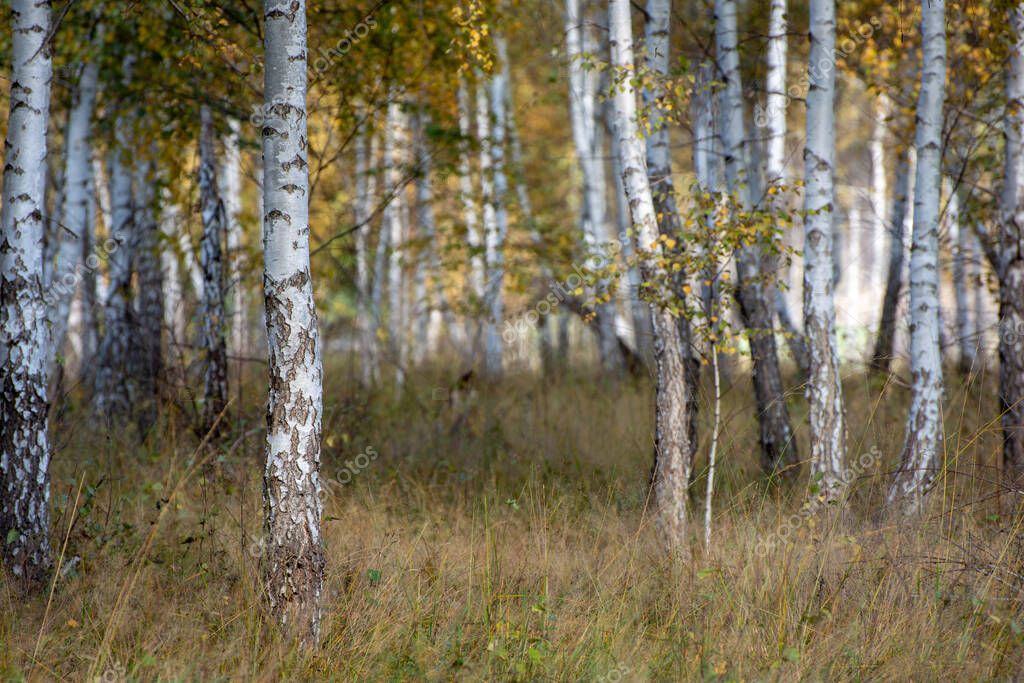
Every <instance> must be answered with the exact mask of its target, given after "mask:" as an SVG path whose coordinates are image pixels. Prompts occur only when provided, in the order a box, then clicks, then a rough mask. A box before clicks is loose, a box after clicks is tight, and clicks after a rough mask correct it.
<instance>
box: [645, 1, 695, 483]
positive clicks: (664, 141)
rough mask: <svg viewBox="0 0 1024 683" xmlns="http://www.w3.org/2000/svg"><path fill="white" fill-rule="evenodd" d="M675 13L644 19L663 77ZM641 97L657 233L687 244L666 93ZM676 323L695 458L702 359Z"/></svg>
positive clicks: (683, 275) (655, 4)
mask: <svg viewBox="0 0 1024 683" xmlns="http://www.w3.org/2000/svg"><path fill="white" fill-rule="evenodd" d="M671 14H672V3H671V0H648V1H647V21H646V23H645V38H646V40H645V44H646V48H647V54H646V62H647V68H648V70H650V72H651V73H652V74H654V75H655V76H656V77H657V78H661V79H667V78H668V77H669V70H668V64H669V52H670V48H671V41H670V33H669V28H670V16H671ZM643 95H644V102H645V104H646V106H647V107H648V117H649V120H650V122H651V123H650V125H651V131H650V134H649V135H648V136H647V138H646V143H647V144H646V161H647V180H648V184H649V185H650V188H651V197H652V199H653V201H654V214H655V217H656V218H657V220H658V232H659V233H660V234H662V235H665V236H667V237H670V238H672V239H673V240H676V241H677V242H678V244H679V245H683V244H685V243H686V241H685V240H684V239H682V225H681V224H680V222H679V209H678V208H677V207H676V194H675V192H676V190H675V185H674V184H673V182H672V151H671V145H670V141H669V126H668V120H667V116H668V114H667V112H665V111H664V110H662V109H661V107H660V105H659V101H660V100H661V99H662V98H664V92H663V91H662V89H661V88H657V89H655V90H653V91H647V90H645V91H644V93H643ZM680 248H682V247H680ZM687 278H688V273H687V272H686V271H685V270H683V269H680V270H679V271H677V272H675V273H673V275H672V290H673V296H674V297H675V298H676V299H677V300H678V301H680V302H682V301H685V299H686V294H685V291H684V287H685V286H686V285H687ZM676 325H677V326H678V327H679V341H680V343H681V344H682V345H683V347H682V349H681V352H682V353H683V355H684V357H685V359H686V360H685V365H686V370H685V373H684V374H685V384H686V396H687V399H686V400H687V411H686V414H687V417H688V419H689V427H688V431H689V439H688V441H689V446H690V455H689V457H690V460H691V462H692V460H693V457H694V456H695V455H696V453H697V408H698V404H697V394H698V392H699V391H700V359H699V358H698V357H697V354H696V353H695V352H694V350H693V347H692V346H693V345H692V342H691V334H690V321H689V320H688V319H687V318H686V317H685V316H679V317H678V318H677V319H676ZM687 485H688V483H687Z"/></svg>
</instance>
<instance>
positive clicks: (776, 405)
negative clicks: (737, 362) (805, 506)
mask: <svg viewBox="0 0 1024 683" xmlns="http://www.w3.org/2000/svg"><path fill="white" fill-rule="evenodd" d="M715 20H716V21H715V49H716V53H717V57H718V68H719V74H718V78H720V79H721V80H723V81H724V82H725V87H724V88H723V89H722V92H721V94H720V97H719V100H720V103H721V112H720V113H721V119H722V120H721V126H720V130H721V137H722V152H723V155H724V158H725V186H726V190H727V191H728V192H729V193H730V194H732V195H734V196H736V197H737V198H738V200H739V201H740V203H741V204H742V205H743V206H749V205H750V195H749V192H748V188H747V187H746V186H745V180H744V179H745V170H744V165H745V163H746V162H745V160H746V158H747V154H746V144H747V143H746V141H747V137H746V131H745V124H744V121H743V97H742V94H743V85H742V82H741V80H740V64H739V53H738V51H737V47H736V41H737V28H736V2H735V0H716V2H715ZM760 262H761V249H760V248H759V246H758V245H756V244H755V245H753V246H748V247H743V248H741V249H739V250H738V251H737V253H736V272H737V285H738V292H737V298H738V300H739V304H740V312H741V314H742V316H743V321H744V324H745V325H746V327H747V329H748V330H749V331H750V333H751V334H750V352H751V356H752V360H753V383H754V397H755V400H756V402H757V410H758V417H759V420H760V425H761V434H760V442H761V464H762V466H763V468H764V470H765V471H766V472H768V473H774V472H777V471H780V470H783V471H786V472H790V471H791V469H790V468H791V466H792V465H794V464H795V463H797V462H799V459H798V457H797V450H796V441H795V440H794V438H793V429H792V427H791V426H790V421H789V410H788V408H787V407H786V401H785V394H784V391H783V387H782V373H781V372H780V370H779V359H778V352H777V350H776V347H775V336H774V334H773V324H772V321H773V315H772V308H771V306H770V305H769V302H768V301H767V300H766V297H765V291H764V290H765V288H764V284H763V282H762V281H761V280H762V269H761V263H760Z"/></svg>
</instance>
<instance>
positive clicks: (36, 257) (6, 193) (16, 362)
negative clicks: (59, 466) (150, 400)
mask: <svg viewBox="0 0 1024 683" xmlns="http://www.w3.org/2000/svg"><path fill="white" fill-rule="evenodd" d="M11 9H12V10H13V21H12V29H13V31H12V40H11V42H12V55H11V64H12V67H11V81H10V82H11V92H10V114H9V116H8V119H7V137H6V139H5V151H4V171H3V199H2V209H0V245H2V247H0V536H2V539H0V540H2V541H3V543H0V558H2V560H3V566H4V568H5V569H6V572H7V574H8V575H9V576H10V577H12V579H13V581H12V585H14V586H17V587H18V588H21V589H34V588H38V587H41V586H42V585H43V584H44V583H45V581H46V579H47V578H48V575H49V573H50V567H51V562H52V560H51V556H50V539H49V534H50V469H49V468H50V442H49V436H48V434H47V428H48V420H47V413H48V411H49V407H50V403H49V399H48V397H47V369H48V368H47V356H48V352H49V348H48V342H49V335H48V331H47V328H46V307H45V304H44V302H43V291H42V280H41V278H42V272H43V238H44V234H45V221H44V218H43V216H44V213H45V212H44V199H45V192H46V155H47V135H46V133H47V124H48V121H49V115H50V80H51V77H52V75H53V67H52V62H51V56H50V48H49V46H48V45H47V39H48V37H49V35H50V4H49V3H48V2H36V1H35V0H12V2H11Z"/></svg>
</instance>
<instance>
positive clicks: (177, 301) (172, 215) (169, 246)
mask: <svg viewBox="0 0 1024 683" xmlns="http://www.w3.org/2000/svg"><path fill="white" fill-rule="evenodd" d="M160 204H161V214H160V232H161V233H162V235H163V237H162V239H163V240H164V242H165V243H166V246H165V247H164V249H163V251H161V252H160V263H161V267H162V268H163V282H164V326H165V327H166V328H167V329H168V330H169V331H170V335H171V344H172V345H178V344H183V343H184V342H185V327H186V325H187V324H188V319H187V317H186V315H185V288H184V286H183V282H182V277H183V276H182V273H181V262H180V257H179V255H178V254H177V252H176V249H175V246H176V242H177V240H178V234H179V232H178V231H179V230H181V210H180V209H179V208H178V205H177V204H176V203H175V202H174V200H173V197H172V196H171V193H170V191H169V190H168V189H166V188H165V189H164V191H163V197H162V200H161V202H160Z"/></svg>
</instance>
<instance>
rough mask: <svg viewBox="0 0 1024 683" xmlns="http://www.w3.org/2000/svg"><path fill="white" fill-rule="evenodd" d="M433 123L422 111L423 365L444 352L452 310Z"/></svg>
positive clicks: (418, 202)
mask: <svg viewBox="0 0 1024 683" xmlns="http://www.w3.org/2000/svg"><path fill="white" fill-rule="evenodd" d="M429 121H430V118H429V116H428V115H427V114H426V113H424V112H421V113H420V114H419V117H418V120H417V127H416V133H417V136H416V224H417V229H418V230H419V231H420V233H421V234H420V237H421V240H422V242H423V253H421V254H420V257H419V258H418V259H417V262H416V267H417V269H418V273H417V279H418V281H419V282H420V283H422V284H418V286H420V287H421V288H422V290H423V293H422V296H421V297H420V298H419V299H418V301H419V304H420V310H419V313H418V316H417V317H418V323H417V330H416V332H417V335H418V337H419V341H418V343H417V349H416V352H417V357H418V361H419V362H422V361H423V360H425V359H427V358H432V357H434V356H435V355H436V354H437V352H438V351H439V350H440V347H441V336H442V330H443V326H444V323H445V316H446V315H447V312H448V310H449V309H448V304H447V301H446V298H445V293H444V282H443V280H442V278H441V256H440V253H439V250H438V244H437V226H436V225H435V222H434V181H433V172H434V169H433V164H432V163H431V155H430V146H429V144H428V140H427V125H428V124H429ZM448 322H449V323H450V322H451V321H450V320H449V321H448ZM449 329H450V327H449Z"/></svg>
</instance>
